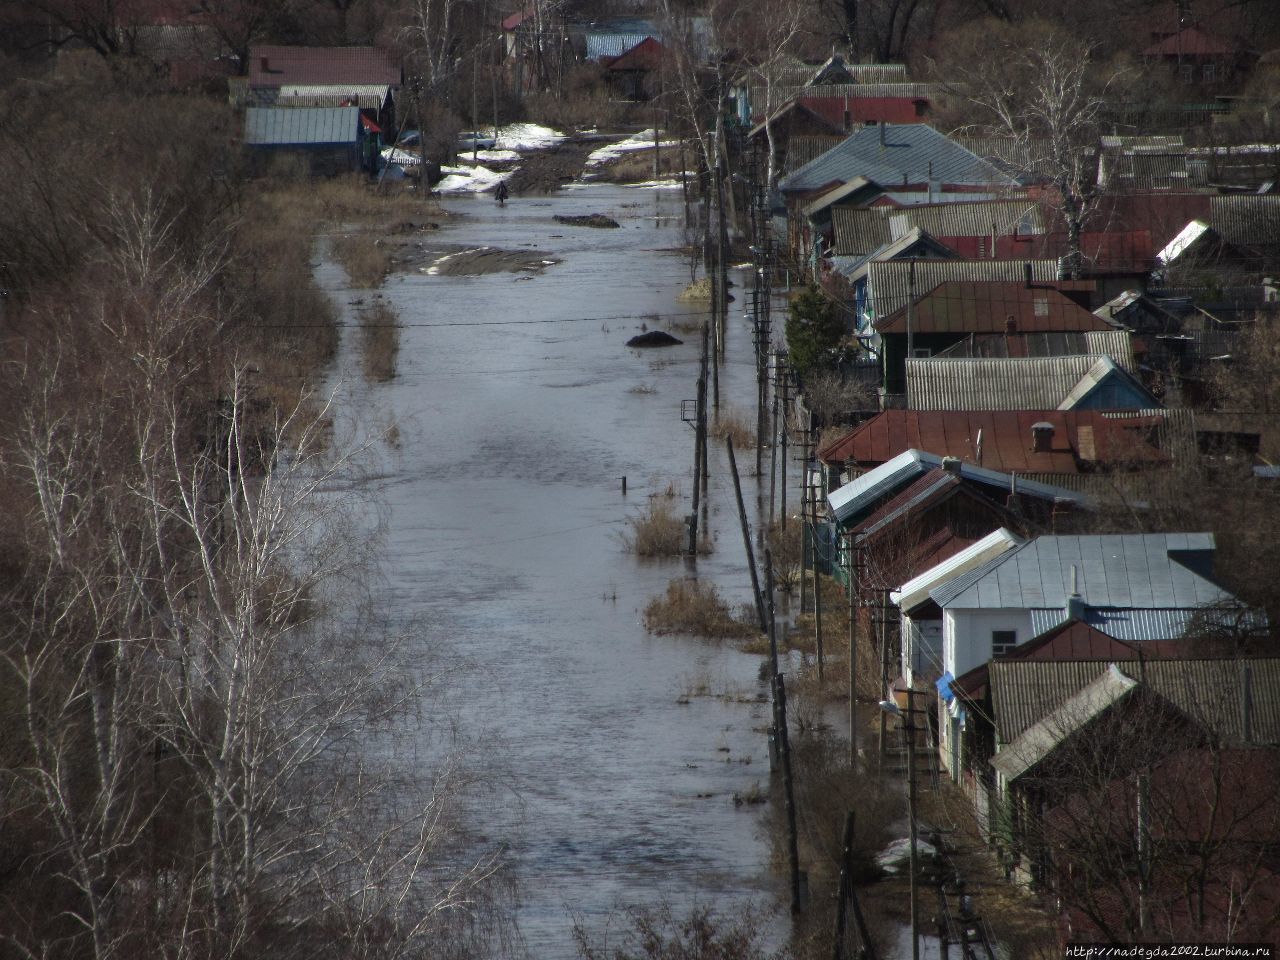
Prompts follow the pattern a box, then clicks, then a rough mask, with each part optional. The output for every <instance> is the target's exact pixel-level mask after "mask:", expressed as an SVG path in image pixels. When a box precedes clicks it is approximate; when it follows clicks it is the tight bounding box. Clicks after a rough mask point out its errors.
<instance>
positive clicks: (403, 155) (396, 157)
mask: <svg viewBox="0 0 1280 960" xmlns="http://www.w3.org/2000/svg"><path fill="white" fill-rule="evenodd" d="M382 159H383V160H385V161H387V163H398V164H400V165H401V166H402V167H411V166H413V165H414V164H415V163H421V162H422V158H421V157H420V156H418V154H417V153H410V152H409V151H408V150H401V149H400V148H399V147H387V149H385V150H383V151H382Z"/></svg>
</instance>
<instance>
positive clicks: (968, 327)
mask: <svg viewBox="0 0 1280 960" xmlns="http://www.w3.org/2000/svg"><path fill="white" fill-rule="evenodd" d="M989 262H991V263H995V264H1004V263H1006V261H1001V260H995V261H989ZM916 267H917V275H918V276H921V277H923V278H924V283H928V282H929V281H930V280H931V279H933V275H936V274H940V273H943V274H945V272H947V268H945V267H942V268H939V267H937V266H936V265H935V264H933V263H917V264H916ZM1024 269H1025V268H1024ZM872 270H875V271H876V272H877V274H878V275H877V276H876V280H877V281H878V282H879V286H880V287H881V288H883V289H884V291H885V292H884V294H883V295H881V296H880V297H879V298H878V299H879V300H881V301H883V300H886V299H889V298H890V297H894V296H896V294H897V291H896V289H894V288H893V286H892V285H891V281H892V280H896V279H898V278H894V277H882V276H881V275H879V274H880V273H881V271H880V270H879V267H878V266H876V267H869V269H868V277H870V275H871V272H872ZM955 272H960V271H955ZM964 272H966V273H971V272H975V271H969V270H966V271H964ZM1000 272H1004V273H1006V274H1008V273H1010V272H1013V271H1012V269H1011V267H1009V268H1005V269H1003V270H1001V271H1000ZM1047 272H1048V270H1047V265H1046V269H1042V271H1041V273H1042V274H1043V273H1047ZM906 279H907V281H908V283H909V284H910V282H911V279H912V278H911V277H910V275H908V276H907V278H906ZM914 286H915V288H916V289H917V290H923V291H925V292H924V293H923V295H921V296H919V297H918V299H915V300H914V301H913V302H912V303H911V304H910V309H908V305H907V304H905V303H903V304H902V305H900V306H898V307H897V309H895V310H893V311H892V312H889V313H887V314H885V315H883V316H882V318H881V319H879V320H877V321H876V322H875V324H874V326H873V327H872V331H873V333H874V338H875V340H874V341H873V342H875V343H876V344H877V346H878V350H879V354H880V358H881V365H882V367H883V369H884V388H885V390H886V392H888V393H891V394H897V393H902V392H903V391H904V390H905V389H906V380H905V377H906V361H907V355H908V352H910V354H911V357H912V358H913V359H919V358H921V357H929V356H934V355H936V354H938V353H941V352H942V351H944V350H946V349H947V348H948V347H953V346H955V345H956V344H959V343H962V342H964V341H966V340H968V339H969V338H971V337H973V336H975V335H994V336H1007V335H1014V334H1044V333H1064V334H1065V333H1076V334H1083V333H1090V332H1092V333H1103V332H1107V331H1111V330H1114V328H1113V327H1111V326H1110V325H1109V324H1108V323H1107V322H1106V321H1105V320H1104V319H1102V318H1101V317H1097V316H1095V315H1093V314H1092V313H1090V312H1089V310H1088V309H1086V308H1085V306H1083V305H1082V302H1084V303H1087V302H1088V298H1089V297H1090V296H1091V295H1092V294H1093V291H1094V287H1095V285H1094V283H1093V282H1092V281H1087V280H1086V281H1052V282H1036V283H1031V284H1028V283H1027V282H1026V281H1025V280H1023V281H1022V282H1020V283H1019V282H1015V281H1011V280H993V281H975V280H944V281H943V282H941V283H937V284H935V285H934V286H931V287H926V286H924V284H923V283H919V282H917V283H916V284H914ZM856 289H857V288H856V286H855V296H856ZM871 296H872V293H871V291H870V289H868V299H870V297H871ZM868 307H870V304H868ZM908 340H909V341H910V344H908ZM1053 406H1056V404H1053Z"/></svg>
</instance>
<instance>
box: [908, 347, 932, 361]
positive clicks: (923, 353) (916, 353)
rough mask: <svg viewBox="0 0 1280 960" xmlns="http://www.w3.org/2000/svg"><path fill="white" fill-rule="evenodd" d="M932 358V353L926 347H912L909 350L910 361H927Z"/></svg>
mask: <svg viewBox="0 0 1280 960" xmlns="http://www.w3.org/2000/svg"><path fill="white" fill-rule="evenodd" d="M932 356H933V351H932V350H930V349H929V348H928V347H914V348H912V350H911V359H912V360H928V359H929V358H930V357H932Z"/></svg>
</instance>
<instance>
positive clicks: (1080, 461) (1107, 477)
mask: <svg viewBox="0 0 1280 960" xmlns="http://www.w3.org/2000/svg"><path fill="white" fill-rule="evenodd" d="M1180 430H1181V424H1179V423H1177V422H1176V421H1175V420H1174V419H1173V418H1172V414H1171V412H1166V411H1153V412H1149V413H1148V412H1141V413H1131V412H1129V411H1118V412H1110V413H1109V412H1105V411H1100V410H1022V411H1018V410H969V411H948V410H885V411H883V412H882V413H879V414H877V415H876V416H874V417H872V418H871V419H869V420H867V421H865V422H863V423H861V424H859V425H858V426H856V427H854V428H853V429H852V430H850V431H849V432H848V433H846V434H844V435H843V436H840V437H837V438H836V439H834V440H832V441H830V442H828V443H826V444H824V445H823V446H821V447H819V448H818V451H817V457H818V460H819V461H820V462H821V463H822V464H823V465H824V468H825V472H826V476H827V478H828V487H829V488H830V487H831V485H833V484H835V485H837V486H838V484H839V482H840V481H841V480H848V479H855V478H857V477H859V476H860V475H861V474H863V473H865V472H867V471H868V470H872V469H874V468H875V467H878V466H880V465H881V464H883V463H887V462H889V461H891V460H893V459H894V458H895V457H897V456H899V455H900V454H902V453H904V452H905V451H907V450H913V449H914V450H927V451H928V452H929V453H931V454H934V455H935V456H938V457H956V458H958V459H960V460H963V461H965V462H966V463H969V464H973V465H974V466H980V467H983V468H986V469H989V470H997V471H1001V472H1003V473H1017V475H1018V478H1019V482H1022V479H1023V478H1026V479H1028V480H1035V481H1038V482H1041V483H1045V484H1050V485H1054V486H1066V487H1069V488H1070V489H1073V490H1088V489H1098V490H1101V491H1102V492H1106V491H1107V490H1108V489H1111V488H1112V487H1113V485H1114V484H1116V483H1117V482H1118V480H1119V478H1118V477H1117V476H1116V475H1115V473H1116V471H1121V472H1123V471H1140V470H1144V469H1152V468H1157V467H1162V466H1167V465H1168V464H1169V462H1170V456H1169V454H1168V453H1166V452H1165V450H1164V449H1163V448H1164V447H1165V446H1167V445H1169V444H1170V443H1171V442H1172V438H1173V437H1175V436H1178V435H1180ZM1112 492H1114V491H1112Z"/></svg>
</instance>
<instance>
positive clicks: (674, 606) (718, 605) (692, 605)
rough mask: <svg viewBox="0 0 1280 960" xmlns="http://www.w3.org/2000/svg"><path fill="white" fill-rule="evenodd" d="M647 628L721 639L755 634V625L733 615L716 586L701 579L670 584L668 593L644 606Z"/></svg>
mask: <svg viewBox="0 0 1280 960" xmlns="http://www.w3.org/2000/svg"><path fill="white" fill-rule="evenodd" d="M644 625H645V629H647V630H648V631H649V632H650V633H657V634H671V633H686V634H692V635H693V636H698V637H711V638H713V639H718V640H731V639H737V638H744V637H750V636H753V635H754V634H755V632H756V628H755V625H754V624H751V623H744V622H743V621H742V620H739V619H738V618H737V617H735V616H733V614H732V613H731V612H730V610H729V605H728V604H727V603H725V601H724V599H723V598H722V597H721V596H720V592H719V591H718V590H717V589H716V587H715V584H712V583H704V582H703V581H700V580H672V581H671V582H670V583H669V584H667V591H666V593H664V594H662V595H661V596H658V597H654V598H653V599H652V600H650V601H649V603H648V604H647V605H646V606H645V608H644Z"/></svg>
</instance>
